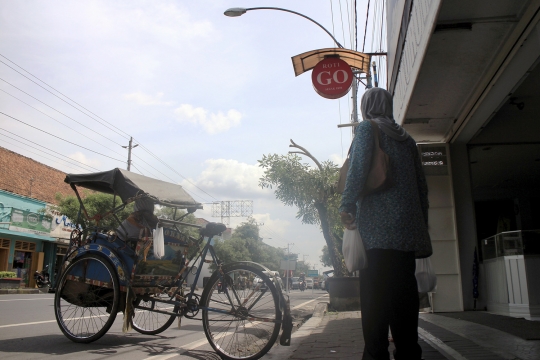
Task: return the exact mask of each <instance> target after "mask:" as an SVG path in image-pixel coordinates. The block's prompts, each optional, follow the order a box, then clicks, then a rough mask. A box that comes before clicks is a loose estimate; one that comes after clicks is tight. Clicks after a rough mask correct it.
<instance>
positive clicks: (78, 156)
mask: <svg viewBox="0 0 540 360" xmlns="http://www.w3.org/2000/svg"><path fill="white" fill-rule="evenodd" d="M68 157H69V158H70V159H73V160H75V161H78V162H80V163H82V164H85V165H88V166H92V167H95V168H98V169H99V168H100V166H101V162H100V161H99V160H97V159H89V158H87V157H86V155H84V154H83V153H81V152H79V151H77V152H76V153H73V154H70V155H68Z"/></svg>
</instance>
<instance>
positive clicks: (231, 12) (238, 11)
mask: <svg viewBox="0 0 540 360" xmlns="http://www.w3.org/2000/svg"><path fill="white" fill-rule="evenodd" d="M251 10H278V11H284V12H288V13H291V14H295V15H298V16H301V17H303V18H304V19H308V20H309V21H311V22H312V23H314V24H316V25H317V26H318V27H320V28H321V29H323V30H324V31H325V32H326V33H327V34H328V35H330V37H331V38H332V40H334V42H335V43H336V45H337V46H338V47H339V48H341V49H343V45H341V44H340V43H339V41H337V40H336V38H335V37H334V35H332V34H331V33H330V31H328V30H326V28H325V27H324V26H322V25H321V24H319V23H318V22H316V21H315V20H313V19H312V18H310V17H309V16H306V15H304V14H301V13H299V12H296V11H292V10H289V9H283V8H278V7H266V6H264V7H253V8H239V7H237V8H230V9H227V10H225V12H224V13H223V14H224V15H225V16H229V17H238V16H242V15H244V14H245V13H246V12H248V11H251Z"/></svg>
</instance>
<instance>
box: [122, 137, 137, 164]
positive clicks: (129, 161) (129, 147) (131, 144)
mask: <svg viewBox="0 0 540 360" xmlns="http://www.w3.org/2000/svg"><path fill="white" fill-rule="evenodd" d="M137 146H139V144H136V145H135V146H133V138H132V137H130V138H129V145H128V146H122V147H123V148H124V149H128V161H127V170H128V171H131V149H134V148H136V147H137Z"/></svg>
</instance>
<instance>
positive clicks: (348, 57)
mask: <svg viewBox="0 0 540 360" xmlns="http://www.w3.org/2000/svg"><path fill="white" fill-rule="evenodd" d="M328 56H339V58H340V59H341V60H343V61H345V62H346V63H347V64H349V66H350V67H352V68H355V69H358V70H360V71H361V72H362V73H364V74H369V63H370V61H371V55H368V54H364V53H361V52H358V51H354V50H347V49H340V48H328V49H319V50H312V51H308V52H305V53H303V54H300V55H296V56H293V57H292V58H291V59H292V63H293V68H294V75H295V76H298V75H300V74H303V73H305V72H306V71H309V70H311V69H313V68H314V67H315V65H317V64H318V63H319V62H320V61H321V60H324V58H325V57H328Z"/></svg>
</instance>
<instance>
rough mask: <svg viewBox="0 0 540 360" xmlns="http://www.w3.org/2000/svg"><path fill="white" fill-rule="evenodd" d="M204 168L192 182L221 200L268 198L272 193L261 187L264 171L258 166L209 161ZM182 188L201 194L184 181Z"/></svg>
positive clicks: (226, 161) (223, 160) (235, 162)
mask: <svg viewBox="0 0 540 360" xmlns="http://www.w3.org/2000/svg"><path fill="white" fill-rule="evenodd" d="M204 167H205V169H204V170H203V171H202V172H201V174H200V175H199V177H198V178H197V179H190V181H191V182H192V183H194V184H196V185H197V186H198V187H199V188H201V189H203V190H204V191H207V192H208V193H210V194H212V195H213V196H215V197H218V198H220V200H221V199H223V198H227V199H235V200H241V199H253V198H254V197H267V196H268V195H267V194H268V193H270V192H267V191H265V190H263V189H261V188H260V187H259V178H260V177H261V176H262V175H263V169H262V168H260V167H259V166H258V165H250V164H246V163H241V162H239V161H237V160H227V159H208V160H206V161H205V162H204ZM182 186H184V187H185V188H186V189H187V190H188V191H189V190H192V191H194V192H200V191H199V190H196V189H193V186H192V185H191V184H189V183H188V182H187V181H183V182H182ZM270 195H272V194H271V193H270Z"/></svg>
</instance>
